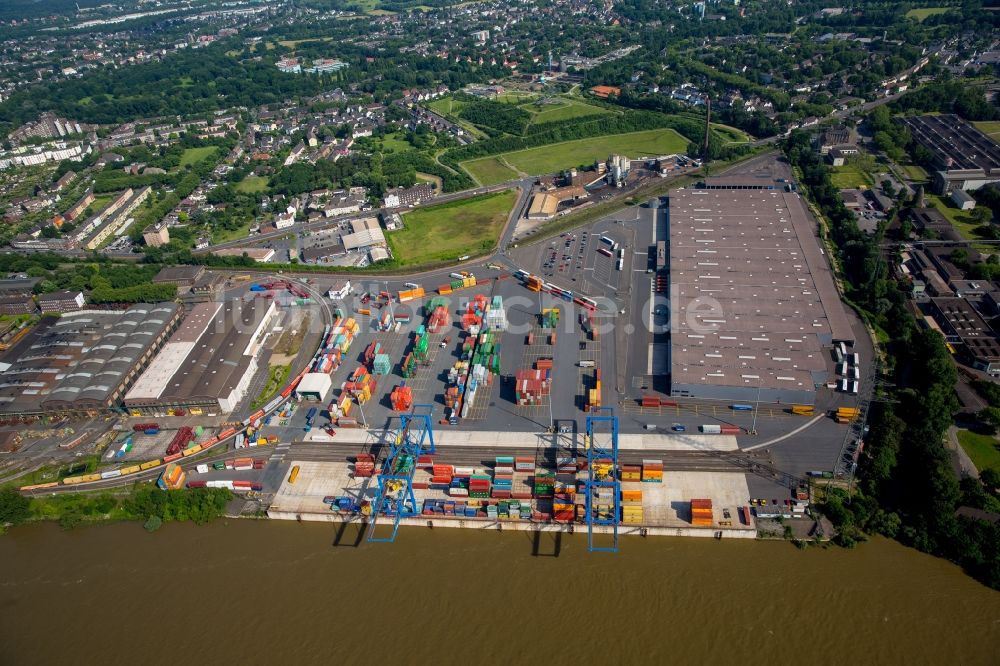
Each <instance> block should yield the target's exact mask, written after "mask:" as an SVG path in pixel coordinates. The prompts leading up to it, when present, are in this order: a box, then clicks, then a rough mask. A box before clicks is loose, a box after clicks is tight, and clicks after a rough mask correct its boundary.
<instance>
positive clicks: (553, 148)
mask: <svg viewBox="0 0 1000 666" xmlns="http://www.w3.org/2000/svg"><path fill="white" fill-rule="evenodd" d="M687 145H688V140H687V139H685V138H684V137H682V136H681V135H680V134H678V133H677V132H675V131H674V130H672V129H658V130H646V131H644V132H631V133H629V134H612V135H608V136H597V137H593V138H590V139H578V140H576V141H565V142H563V143H554V144H551V145H548V146H539V147H538V148H529V149H527V150H517V151H514V152H512V153H504V154H503V155H501V156H500V157H503V158H504V159H505V160H506V161H507V162H508V163H509V164H510V165H511V166H513V167H514V168H515V169H519V170H520V171H523V172H524V173H527V174H531V175H532V176H539V175H542V174H546V173H553V172H556V171H560V170H561V169H569V168H572V167H576V166H580V165H583V164H592V163H593V162H594V161H595V160H603V159H606V158H607V157H608V156H609V155H612V154H619V155H626V156H628V157H642V156H646V155H650V156H652V155H666V154H669V153H681V152H684V151H685V150H686V149H687ZM470 161H477V160H470ZM478 161H480V162H482V161H483V160H482V158H480V160H478ZM468 164H469V162H463V163H462V166H463V167H465V168H466V169H468ZM499 166H502V165H499ZM474 168H480V169H482V168H484V167H483V166H482V165H477V166H476V167H474ZM485 168H488V169H494V170H495V168H496V167H495V166H486V167H485ZM508 171H509V170H508ZM509 177H510V176H507V177H505V178H504V179H503V180H507V179H508V178H509ZM480 182H482V183H483V184H484V185H486V184H489V182H494V183H495V182H502V181H496V180H493V181H489V182H483V181H480Z"/></svg>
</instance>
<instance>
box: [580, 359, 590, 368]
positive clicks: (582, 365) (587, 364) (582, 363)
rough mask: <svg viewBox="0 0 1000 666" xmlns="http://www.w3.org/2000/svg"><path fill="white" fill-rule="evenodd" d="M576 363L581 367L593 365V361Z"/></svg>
mask: <svg viewBox="0 0 1000 666" xmlns="http://www.w3.org/2000/svg"><path fill="white" fill-rule="evenodd" d="M577 365H578V366H580V367H581V368H592V367H594V362H593V361H579V362H578V363H577Z"/></svg>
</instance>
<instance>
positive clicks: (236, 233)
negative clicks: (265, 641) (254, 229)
mask: <svg viewBox="0 0 1000 666" xmlns="http://www.w3.org/2000/svg"><path fill="white" fill-rule="evenodd" d="M250 223H251V220H247V221H246V222H244V223H243V224H241V225H240V227H239V229H233V230H229V229H221V228H220V229H214V228H213V229H212V244H213V245H217V244H219V243H226V242H228V241H231V240H239V239H241V238H246V237H247V236H249V235H250Z"/></svg>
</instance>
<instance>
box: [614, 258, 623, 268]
mask: <svg viewBox="0 0 1000 666" xmlns="http://www.w3.org/2000/svg"><path fill="white" fill-rule="evenodd" d="M624 262H625V260H624V259H622V258H621V257H618V262H617V263H616V264H615V270H619V271H620V270H621V269H622V266H623V265H624Z"/></svg>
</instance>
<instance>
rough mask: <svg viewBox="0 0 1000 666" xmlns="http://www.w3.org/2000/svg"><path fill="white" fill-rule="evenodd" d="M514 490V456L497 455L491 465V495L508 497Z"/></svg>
mask: <svg viewBox="0 0 1000 666" xmlns="http://www.w3.org/2000/svg"><path fill="white" fill-rule="evenodd" d="M513 492H514V458H513V457H512V456H497V458H496V461H495V463H494V467H493V492H492V493H491V495H492V497H499V498H503V499H509V498H510V496H511V493H513Z"/></svg>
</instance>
